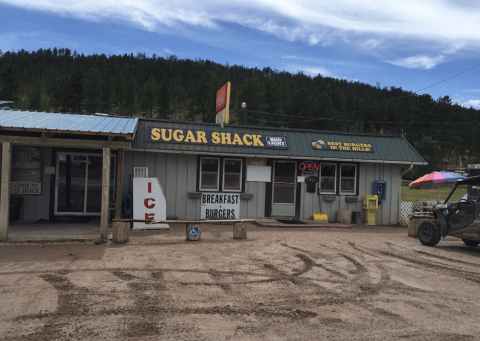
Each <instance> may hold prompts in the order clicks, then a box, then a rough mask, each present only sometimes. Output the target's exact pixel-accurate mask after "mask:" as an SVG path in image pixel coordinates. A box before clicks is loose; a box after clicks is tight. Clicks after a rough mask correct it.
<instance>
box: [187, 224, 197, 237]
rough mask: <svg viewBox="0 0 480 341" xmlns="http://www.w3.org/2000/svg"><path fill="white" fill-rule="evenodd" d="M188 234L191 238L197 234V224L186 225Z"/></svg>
mask: <svg viewBox="0 0 480 341" xmlns="http://www.w3.org/2000/svg"><path fill="white" fill-rule="evenodd" d="M188 234H189V235H190V237H191V238H195V237H197V236H198V226H191V225H190V226H189V227H188Z"/></svg>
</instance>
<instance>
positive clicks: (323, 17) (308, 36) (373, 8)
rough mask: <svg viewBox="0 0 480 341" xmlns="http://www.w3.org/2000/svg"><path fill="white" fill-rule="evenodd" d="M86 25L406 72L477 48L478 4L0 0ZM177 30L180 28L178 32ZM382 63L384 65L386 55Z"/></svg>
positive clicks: (443, 0)
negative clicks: (256, 40) (254, 36)
mask: <svg viewBox="0 0 480 341" xmlns="http://www.w3.org/2000/svg"><path fill="white" fill-rule="evenodd" d="M1 3H3V4H8V5H11V6H16V7H22V8H26V9H31V10H39V11H44V12H51V13H56V14H58V15H62V16H67V17H75V18H81V19H85V20H92V21H109V22H113V21H114V22H117V23H118V22H127V23H130V24H131V25H134V26H138V27H141V28H143V29H145V30H148V31H160V30H162V31H164V30H169V31H170V32H171V33H172V34H181V33H184V32H188V31H189V30H188V29H189V28H192V27H201V28H205V29H210V30H216V32H218V34H222V29H224V28H223V27H222V25H223V23H224V22H226V23H230V24H237V25H241V26H245V27H248V28H251V29H254V30H258V31H261V32H264V33H267V34H271V35H274V36H276V37H278V38H280V39H283V40H286V41H289V42H293V41H302V42H304V43H305V44H308V45H310V46H315V45H330V44H334V43H338V44H348V45H349V46H351V47H354V48H357V49H359V50H360V51H361V52H362V53H366V54H375V53H376V52H375V51H378V50H382V51H389V53H391V55H392V54H393V55H395V54H396V51H397V52H400V51H401V52H402V54H403V55H405V52H407V53H410V54H413V53H415V52H414V51H415V49H418V48H421V49H422V50H423V51H424V53H429V54H437V55H438V54H440V53H441V54H442V55H438V56H437V57H429V56H427V55H416V56H413V57H409V58H404V59H400V60H394V61H392V63H393V64H395V65H400V66H404V67H410V68H424V69H429V68H433V67H435V66H436V65H438V64H439V63H441V62H442V61H444V57H443V55H453V54H456V53H459V50H461V49H462V48H463V46H469V48H470V49H473V50H476V49H477V48H478V47H479V46H480V35H479V34H478V32H480V20H478V18H479V17H480V5H479V3H478V2H475V1H453V0H423V1H418V0H402V1H393V0H391V1H382V2H381V3H379V1H378V0H363V1H356V0H336V1H318V0H255V1H253V0H242V1H240V0H232V1H229V2H225V1H220V0H210V1H204V2H202V1H194V0H175V1H172V0H165V1H158V0H115V1H114V0H96V1H92V0H0V4H1ZM185 28H187V29H186V30H185ZM390 59H392V58H391V57H390Z"/></svg>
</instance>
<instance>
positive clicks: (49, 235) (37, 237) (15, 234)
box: [7, 222, 112, 242]
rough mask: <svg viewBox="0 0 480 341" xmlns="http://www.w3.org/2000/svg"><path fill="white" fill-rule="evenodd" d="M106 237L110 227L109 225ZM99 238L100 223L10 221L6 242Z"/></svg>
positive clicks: (110, 230)
mask: <svg viewBox="0 0 480 341" xmlns="http://www.w3.org/2000/svg"><path fill="white" fill-rule="evenodd" d="M108 232H109V235H108V236H107V239H108V238H111V237H112V236H111V232H112V229H111V227H109V230H108ZM96 239H100V225H99V223H98V222H94V223H81V224H79V223H61V222H53V223H42V224H37V223H35V222H27V223H24V222H11V223H10V226H9V228H8V241H7V242H29V241H58V240H96Z"/></svg>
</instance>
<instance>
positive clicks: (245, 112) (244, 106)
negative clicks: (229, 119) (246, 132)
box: [242, 102, 247, 125]
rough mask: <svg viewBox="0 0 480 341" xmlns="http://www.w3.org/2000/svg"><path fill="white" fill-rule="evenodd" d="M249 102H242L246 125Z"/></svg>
mask: <svg viewBox="0 0 480 341" xmlns="http://www.w3.org/2000/svg"><path fill="white" fill-rule="evenodd" d="M246 108H247V103H245V102H243V103H242V109H243V124H244V125H246V124H247V110H246Z"/></svg>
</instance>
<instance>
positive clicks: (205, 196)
mask: <svg viewBox="0 0 480 341" xmlns="http://www.w3.org/2000/svg"><path fill="white" fill-rule="evenodd" d="M200 217H201V219H238V218H239V217H240V194H233V193H202V200H201V208H200Z"/></svg>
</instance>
